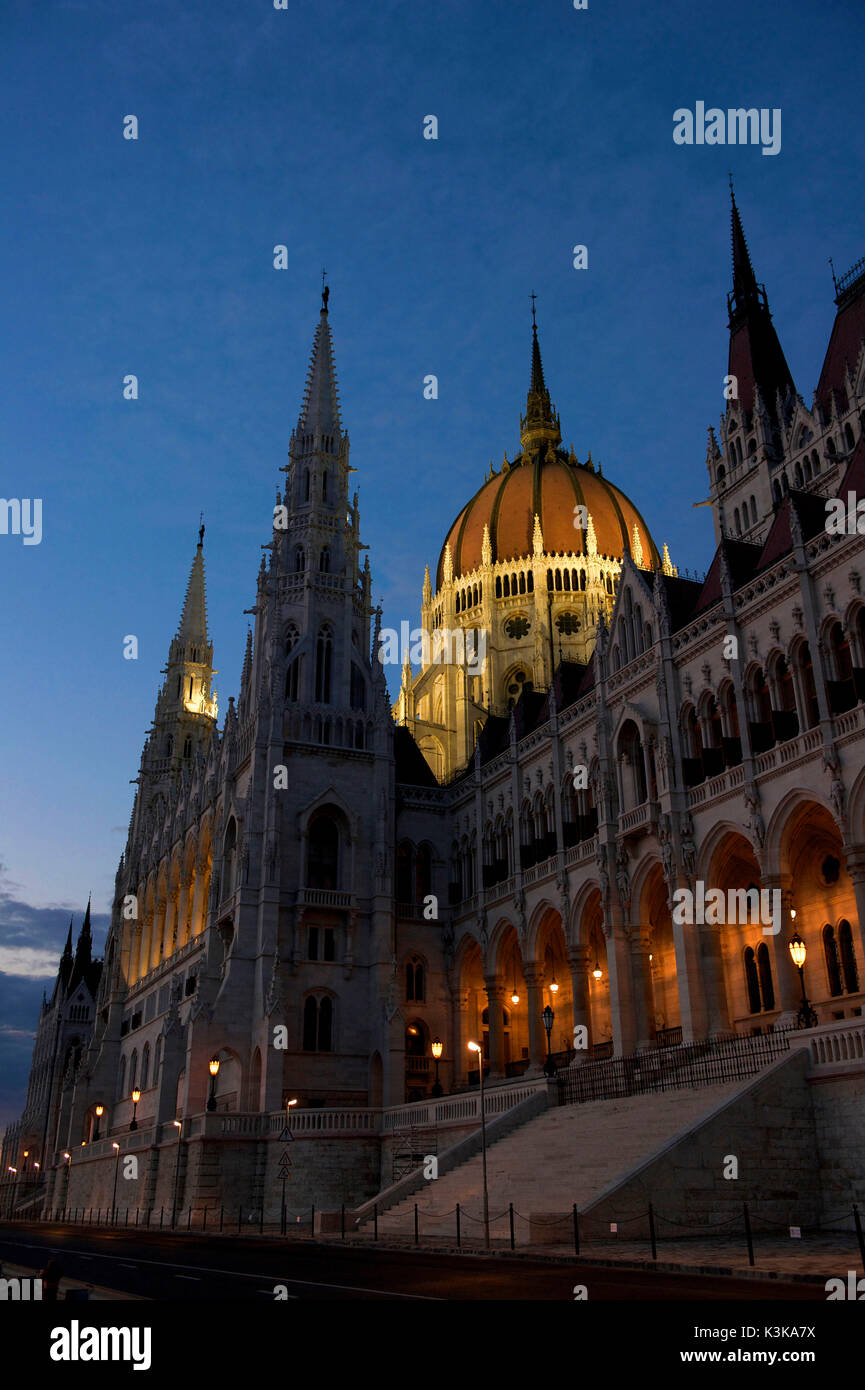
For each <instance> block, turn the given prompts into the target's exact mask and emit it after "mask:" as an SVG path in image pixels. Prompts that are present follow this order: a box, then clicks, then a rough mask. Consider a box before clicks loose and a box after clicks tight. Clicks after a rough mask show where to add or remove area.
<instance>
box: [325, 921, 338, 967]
mask: <svg viewBox="0 0 865 1390" xmlns="http://www.w3.org/2000/svg"><path fill="white" fill-rule="evenodd" d="M323 959H324V960H336V949H335V942H334V933H333V927H325V929H324V957H323Z"/></svg>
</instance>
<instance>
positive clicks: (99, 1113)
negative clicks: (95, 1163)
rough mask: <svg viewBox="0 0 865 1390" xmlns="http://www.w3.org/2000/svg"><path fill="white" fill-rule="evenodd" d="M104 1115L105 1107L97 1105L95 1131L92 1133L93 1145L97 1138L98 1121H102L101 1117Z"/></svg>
mask: <svg viewBox="0 0 865 1390" xmlns="http://www.w3.org/2000/svg"><path fill="white" fill-rule="evenodd" d="M104 1114H105V1106H104V1105H97V1107H96V1128H95V1130H94V1131H93V1142H94V1144H95V1143H96V1141H97V1139H98V1138H99V1121H100V1120H101V1119H102V1116H103V1115H104Z"/></svg>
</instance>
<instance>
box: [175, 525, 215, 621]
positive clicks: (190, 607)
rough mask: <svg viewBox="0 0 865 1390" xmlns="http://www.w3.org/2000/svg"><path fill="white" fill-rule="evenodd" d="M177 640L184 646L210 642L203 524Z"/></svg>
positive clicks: (200, 529)
mask: <svg viewBox="0 0 865 1390" xmlns="http://www.w3.org/2000/svg"><path fill="white" fill-rule="evenodd" d="M177 640H178V642H182V643H183V644H184V645H185V644H186V643H187V642H200V643H201V644H202V645H204V646H206V645H207V644H208V641H209V638H208V636H207V600H206V598H205V591H204V525H203V524H202V525H201V527H200V528H199V532H198V546H197V548H196V551H195V558H194V559H193V561H192V569H191V570H190V571H189V583H188V584H187V586H186V598H185V599H184V600H183V612H182V613H181V615H180V624H179V626H178V629H177Z"/></svg>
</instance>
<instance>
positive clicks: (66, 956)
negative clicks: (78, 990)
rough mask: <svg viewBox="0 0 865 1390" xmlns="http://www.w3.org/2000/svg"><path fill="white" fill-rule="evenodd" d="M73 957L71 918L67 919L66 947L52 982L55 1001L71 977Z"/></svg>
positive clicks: (64, 989) (63, 991)
mask: <svg viewBox="0 0 865 1390" xmlns="http://www.w3.org/2000/svg"><path fill="white" fill-rule="evenodd" d="M72 967H73V955H72V918H71V917H70V918H69V931H68V932H67V933H66V945H65V946H64V947H63V954H62V956H61V957H60V967H59V969H58V971H57V979H56V980H55V982H54V992H53V994H52V996H51V997H52V999H56V997H57V993H58V991H60V992H62V993H65V991H66V988H67V986H68V984H69V979H70V977H71V975H72Z"/></svg>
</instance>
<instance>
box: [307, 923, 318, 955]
mask: <svg viewBox="0 0 865 1390" xmlns="http://www.w3.org/2000/svg"><path fill="white" fill-rule="evenodd" d="M306 954H307V957H308V959H309V960H318V927H310V929H309V936H308V938H307V945H306Z"/></svg>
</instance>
